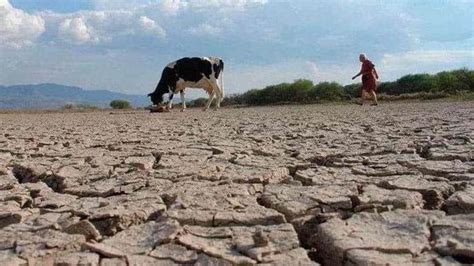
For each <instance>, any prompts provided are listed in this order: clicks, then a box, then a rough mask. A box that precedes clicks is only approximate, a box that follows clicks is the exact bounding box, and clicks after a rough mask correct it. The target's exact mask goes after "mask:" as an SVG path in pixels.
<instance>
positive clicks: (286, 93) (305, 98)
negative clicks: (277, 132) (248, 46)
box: [188, 68, 474, 107]
mask: <svg viewBox="0 0 474 266" xmlns="http://www.w3.org/2000/svg"><path fill="white" fill-rule="evenodd" d="M361 86H362V85H361V84H360V83H357V84H350V85H346V86H343V85H341V84H339V83H337V82H321V83H318V84H313V82H312V81H310V80H304V79H299V80H295V81H294V82H293V83H281V84H277V85H271V86H267V87H265V88H263V89H253V90H249V91H247V92H245V93H242V94H234V95H230V96H227V97H225V98H224V101H223V102H222V105H224V106H229V105H254V106H255V105H270V104H285V103H300V104H309V103H323V102H343V101H351V100H352V99H354V98H358V97H360V94H361ZM377 93H378V94H379V95H380V97H379V98H380V99H381V100H407V99H423V100H430V99H438V98H445V97H450V96H454V95H457V97H458V98H461V99H463V98H468V99H471V98H473V96H472V95H473V94H474V71H472V70H469V69H467V68H462V69H458V70H453V71H443V72H439V73H437V74H434V75H430V74H413V75H405V76H403V77H401V78H399V79H398V80H396V81H388V82H381V83H379V84H378V87H377ZM463 95H464V96H463ZM206 101H207V99H204V98H199V99H196V100H194V101H191V102H190V103H188V106H190V107H194V106H203V104H204V103H205V102H206Z"/></svg>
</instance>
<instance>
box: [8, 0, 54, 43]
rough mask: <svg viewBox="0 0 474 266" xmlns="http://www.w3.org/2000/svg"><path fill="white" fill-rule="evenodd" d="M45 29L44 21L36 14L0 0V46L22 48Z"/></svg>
mask: <svg viewBox="0 0 474 266" xmlns="http://www.w3.org/2000/svg"><path fill="white" fill-rule="evenodd" d="M44 31H45V21H44V19H43V18H41V17H40V16H38V15H31V14H28V13H26V12H24V11H22V10H20V9H16V8H13V7H12V6H11V5H10V3H9V2H8V0H0V46H6V47H12V48H17V49H19V48H22V47H24V46H28V45H31V44H33V42H34V41H35V40H36V39H37V38H38V37H39V36H40V35H41V34H43V32H44Z"/></svg>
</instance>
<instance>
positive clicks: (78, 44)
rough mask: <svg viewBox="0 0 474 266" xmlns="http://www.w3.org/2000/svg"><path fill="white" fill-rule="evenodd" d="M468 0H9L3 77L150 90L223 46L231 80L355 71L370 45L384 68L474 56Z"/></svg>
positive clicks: (3, 6) (452, 64)
mask: <svg viewBox="0 0 474 266" xmlns="http://www.w3.org/2000/svg"><path fill="white" fill-rule="evenodd" d="M473 47H474V2H473V1H469V0H466V1H462V0H450V1H441V0H430V1H428V0H426V1H416V0H407V1H403V0H401V1H398V0H397V1H395V0H384V1H372V0H365V1H356V0H324V1H317V0H70V1H65V0H0V65H1V66H2V71H0V84H5V85H9V84H22V83H41V82H55V83H62V84H69V85H77V86H82V87H85V88H89V89H110V90H114V91H120V92H126V93H132V94H143V93H147V92H149V91H151V90H153V88H154V86H155V85H156V83H157V81H158V79H159V78H160V74H161V71H162V68H163V66H165V65H166V64H167V63H168V62H170V61H173V60H175V59H177V58H180V57H184V56H210V55H215V56H220V57H222V58H223V59H224V61H225V62H226V92H227V93H236V92H242V91H245V90H248V89H251V88H261V87H263V86H265V85H270V84H274V83H279V82H284V81H292V80H294V79H298V78H306V79H311V80H313V81H315V82H319V81H338V82H340V83H343V84H348V83H350V82H351V80H350V78H351V76H352V75H353V74H355V73H356V72H357V71H358V69H359V62H358V61H357V58H358V54H359V53H360V52H364V53H366V54H367V55H368V56H369V57H370V58H371V60H372V61H374V63H375V65H376V67H377V68H378V72H379V73H380V76H381V79H382V80H394V79H396V78H398V77H400V76H401V75H403V74H408V73H420V72H427V73H434V72H437V71H441V70H449V69H455V68H460V67H469V68H471V69H472V68H474V50H473Z"/></svg>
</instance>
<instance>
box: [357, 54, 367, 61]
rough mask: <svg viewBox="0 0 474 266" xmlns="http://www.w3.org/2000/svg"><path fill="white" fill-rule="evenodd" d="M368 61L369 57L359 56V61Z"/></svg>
mask: <svg viewBox="0 0 474 266" xmlns="http://www.w3.org/2000/svg"><path fill="white" fill-rule="evenodd" d="M366 59H367V56H366V55H365V54H360V55H359V61H361V62H364V61H365V60H366Z"/></svg>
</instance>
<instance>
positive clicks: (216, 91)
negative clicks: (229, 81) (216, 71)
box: [209, 80, 222, 110]
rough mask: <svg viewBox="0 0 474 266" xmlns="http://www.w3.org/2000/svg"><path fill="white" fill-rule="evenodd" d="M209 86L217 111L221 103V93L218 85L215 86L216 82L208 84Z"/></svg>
mask: <svg viewBox="0 0 474 266" xmlns="http://www.w3.org/2000/svg"><path fill="white" fill-rule="evenodd" d="M209 85H210V86H211V88H212V91H213V92H214V94H215V95H216V109H215V110H217V109H219V108H220V107H221V101H222V92H221V90H220V88H219V85H217V80H215V81H210V82H209Z"/></svg>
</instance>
